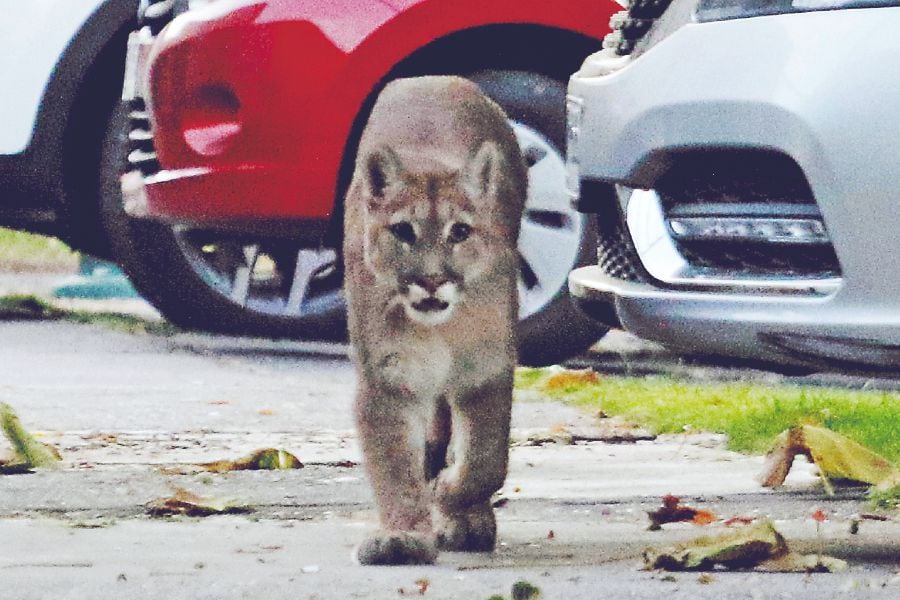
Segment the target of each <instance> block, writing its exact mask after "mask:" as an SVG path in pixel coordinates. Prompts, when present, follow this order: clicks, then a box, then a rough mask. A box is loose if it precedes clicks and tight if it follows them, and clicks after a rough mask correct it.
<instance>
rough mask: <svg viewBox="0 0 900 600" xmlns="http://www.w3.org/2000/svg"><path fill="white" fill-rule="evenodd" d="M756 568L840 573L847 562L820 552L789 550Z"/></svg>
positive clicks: (762, 569) (768, 570) (795, 571)
mask: <svg viewBox="0 0 900 600" xmlns="http://www.w3.org/2000/svg"><path fill="white" fill-rule="evenodd" d="M758 570H760V571H767V572H770V573H840V572H841V571H845V570H847V562H846V561H843V560H841V559H839V558H833V557H831V556H823V555H821V554H798V553H796V552H789V553H787V554H785V555H784V556H780V557H778V558H774V559H772V560H767V561H763V562H762V563H760V564H759V567H758Z"/></svg>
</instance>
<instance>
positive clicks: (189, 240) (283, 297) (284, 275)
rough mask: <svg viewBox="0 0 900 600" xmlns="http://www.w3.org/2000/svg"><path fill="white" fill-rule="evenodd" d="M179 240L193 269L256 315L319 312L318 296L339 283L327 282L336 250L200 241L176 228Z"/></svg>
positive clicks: (296, 315) (295, 315)
mask: <svg viewBox="0 0 900 600" xmlns="http://www.w3.org/2000/svg"><path fill="white" fill-rule="evenodd" d="M174 231H175V238H176V240H177V241H178V245H179V247H180V248H181V251H182V253H183V254H184V256H185V257H186V258H187V260H188V262H189V263H190V265H191V267H192V268H193V270H194V271H195V272H196V273H197V274H198V276H199V277H200V278H201V279H202V280H203V282H204V283H205V284H206V285H208V286H209V287H210V288H211V289H213V290H214V291H216V292H217V293H218V294H219V295H221V296H223V297H225V298H227V299H228V300H230V301H231V302H232V303H233V304H235V305H237V306H240V307H243V308H245V309H247V310H248V311H251V312H253V313H257V314H261V315H265V316H270V317H281V318H302V317H304V316H309V315H311V314H315V313H317V312H318V309H319V307H318V306H316V301H317V300H322V299H323V298H324V297H325V296H327V295H333V294H334V293H336V292H337V291H338V289H339V286H334V285H331V286H328V285H325V286H323V285H321V284H322V282H323V281H325V280H326V278H328V277H330V276H333V275H334V270H335V268H336V266H337V252H335V250H333V249H330V248H323V249H309V248H289V249H284V248H282V249H280V250H279V251H278V252H274V251H271V250H270V249H269V248H267V247H266V244H265V242H262V241H259V242H257V241H252V242H239V241H234V240H228V239H223V240H217V239H215V234H211V235H210V236H209V237H210V238H211V239H207V240H203V239H198V237H197V235H196V233H195V232H192V231H191V230H189V229H185V228H179V227H176V228H175V230H174Z"/></svg>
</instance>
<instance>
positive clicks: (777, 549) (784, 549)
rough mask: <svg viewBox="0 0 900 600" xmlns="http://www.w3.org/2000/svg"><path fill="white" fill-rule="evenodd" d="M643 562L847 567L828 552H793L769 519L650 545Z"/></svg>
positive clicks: (810, 569) (685, 567)
mask: <svg viewBox="0 0 900 600" xmlns="http://www.w3.org/2000/svg"><path fill="white" fill-rule="evenodd" d="M644 565H645V568H647V569H663V570H666V571H708V570H710V569H712V568H713V567H715V566H717V565H720V566H723V567H726V568H729V569H747V568H756V569H759V570H763V571H769V572H773V573H798V572H799V573H818V572H832V573H833V572H837V571H842V570H844V569H846V567H847V563H845V562H844V561H842V560H840V559H837V558H832V557H830V556H822V555H803V554H798V553H796V552H792V551H791V549H790V548H789V547H788V544H787V542H786V541H785V539H784V537H783V536H782V535H781V534H780V533H778V531H776V529H775V527H774V525H772V522H771V521H760V522H758V523H756V524H754V525H748V526H746V527H741V528H740V529H736V530H731V531H728V532H726V533H724V534H721V535H718V536H712V537H706V536H705V537H700V538H697V539H695V540H691V541H689V542H686V543H683V544H678V545H675V546H672V547H670V548H666V549H664V550H662V551H656V550H654V549H652V548H649V549H647V550H646V551H645V552H644Z"/></svg>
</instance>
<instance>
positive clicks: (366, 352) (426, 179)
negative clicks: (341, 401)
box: [344, 77, 527, 564]
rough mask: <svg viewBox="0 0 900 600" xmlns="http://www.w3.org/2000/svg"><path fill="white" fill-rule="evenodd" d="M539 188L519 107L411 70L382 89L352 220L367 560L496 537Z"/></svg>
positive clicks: (352, 306)
mask: <svg viewBox="0 0 900 600" xmlns="http://www.w3.org/2000/svg"><path fill="white" fill-rule="evenodd" d="M526 188H527V172H526V167H525V164H524V161H523V159H522V155H521V153H520V150H519V146H518V144H517V143H516V139H515V136H514V134H513V132H512V129H511V128H510V125H509V123H508V121H507V117H506V115H505V114H504V113H503V111H502V110H501V109H500V107H498V106H497V105H496V104H494V103H493V102H492V101H491V100H490V99H488V98H487V97H486V96H484V94H482V93H481V91H480V90H479V88H478V87H477V86H476V85H475V84H474V83H472V82H470V81H468V80H466V79H462V78H459V77H420V78H411V79H400V80H396V81H393V82H391V83H390V84H388V85H387V86H386V87H385V89H384V91H383V92H382V93H381V95H380V96H379V97H378V99H377V101H376V103H375V106H374V108H373V110H372V114H371V116H370V119H369V122H368V124H367V125H366V128H365V130H364V131H363V135H362V138H361V140H360V147H359V152H358V155H357V159H356V166H355V171H354V175H353V179H352V182H351V185H350V188H349V191H348V194H347V199H346V203H345V207H346V213H345V221H344V227H345V235H344V264H345V286H344V289H345V290H346V294H347V302H348V318H349V330H350V339H351V343H352V347H353V357H354V361H355V364H356V368H357V372H358V390H357V397H356V418H357V426H358V430H359V433H360V438H361V442H362V449H363V454H364V457H365V463H366V468H367V473H368V476H369V479H370V481H371V484H372V487H373V490H374V495H375V500H376V504H377V508H378V515H379V521H380V529H379V530H378V531H377V532H375V533H374V534H373V535H371V536H370V537H368V538H367V539H366V540H365V541H364V542H363V543H362V544H361V545H360V547H359V548H358V550H357V558H358V560H359V562H360V563H363V564H421V563H432V562H434V561H435V560H436V557H437V554H438V550H439V549H446V550H453V551H490V550H492V549H493V548H494V544H495V542H496V535H497V534H496V529H497V528H496V522H495V519H494V514H493V509H492V507H491V504H490V498H491V495H492V494H493V492H495V491H496V490H498V489H499V488H500V486H501V485H502V484H503V481H504V479H505V477H506V469H507V462H508V439H509V426H510V425H509V423H510V409H511V403H512V386H513V371H514V368H515V364H516V340H515V326H516V321H517V315H518V296H517V288H516V276H517V273H518V269H519V255H518V250H517V248H516V239H517V237H518V234H519V224H520V220H521V216H522V211H523V207H524V204H525V196H526Z"/></svg>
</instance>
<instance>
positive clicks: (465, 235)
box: [447, 223, 472, 244]
mask: <svg viewBox="0 0 900 600" xmlns="http://www.w3.org/2000/svg"><path fill="white" fill-rule="evenodd" d="M470 235H472V226H471V225H466V224H465V223H454V224H453V225H451V226H450V234H449V235H448V236H447V239H448V240H450V243H451V244H459V243H462V242H464V241H466V240H467V239H469V236H470Z"/></svg>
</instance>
